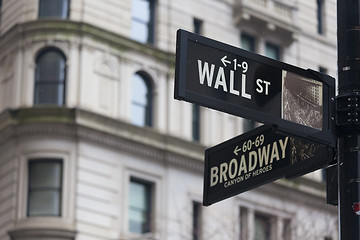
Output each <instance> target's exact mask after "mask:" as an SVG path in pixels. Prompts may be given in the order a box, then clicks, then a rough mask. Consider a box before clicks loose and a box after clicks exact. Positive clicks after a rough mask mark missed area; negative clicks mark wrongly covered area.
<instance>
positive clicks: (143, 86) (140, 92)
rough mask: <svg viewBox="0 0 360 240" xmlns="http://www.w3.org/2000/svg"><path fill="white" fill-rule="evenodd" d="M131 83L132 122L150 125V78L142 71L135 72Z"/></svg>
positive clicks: (139, 124)
mask: <svg viewBox="0 0 360 240" xmlns="http://www.w3.org/2000/svg"><path fill="white" fill-rule="evenodd" d="M132 84H133V85H132V123H133V124H135V125H138V126H141V127H144V126H148V127H151V125H152V87H151V83H150V78H149V77H147V76H146V75H145V74H143V73H136V74H135V75H134V77H133V83H132Z"/></svg>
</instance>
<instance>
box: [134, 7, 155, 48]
mask: <svg viewBox="0 0 360 240" xmlns="http://www.w3.org/2000/svg"><path fill="white" fill-rule="evenodd" d="M132 1H137V0H132ZM139 1H147V2H149V21H148V22H143V21H141V19H136V18H135V17H134V16H133V14H131V25H132V26H131V32H132V31H133V22H137V23H141V24H142V25H145V26H146V29H147V30H148V34H147V37H146V40H145V41H142V40H138V39H135V38H134V37H133V36H131V38H132V39H134V40H135V41H138V42H141V43H145V44H146V43H147V44H152V45H154V44H155V5H156V2H155V1H156V0H139ZM132 5H133V3H132Z"/></svg>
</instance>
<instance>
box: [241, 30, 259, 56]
mask: <svg viewBox="0 0 360 240" xmlns="http://www.w3.org/2000/svg"><path fill="white" fill-rule="evenodd" d="M245 40H248V41H249V42H250V43H251V47H250V49H247V48H244V46H243V45H244V44H243V41H245ZM240 44H241V48H242V49H244V50H246V51H249V52H253V53H256V51H257V49H256V37H254V36H252V35H250V34H247V33H241V35H240Z"/></svg>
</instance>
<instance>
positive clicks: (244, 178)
mask: <svg viewBox="0 0 360 240" xmlns="http://www.w3.org/2000/svg"><path fill="white" fill-rule="evenodd" d="M333 155H334V153H333V151H332V148H329V147H328V146H326V145H322V144H317V143H313V142H308V141H304V140H300V139H298V138H294V137H289V136H285V135H282V134H278V133H276V132H274V130H273V129H272V128H271V127H268V126H261V127H259V128H256V129H254V130H252V131H250V132H248V133H245V134H243V135H240V136H238V137H235V138H233V139H230V140H228V141H226V142H224V143H221V144H219V145H217V146H215V147H211V148H209V149H206V151H205V171H204V199H203V205H204V206H209V205H211V204H213V203H216V202H218V201H221V200H224V199H226V198H229V197H231V196H234V195H237V194H239V193H242V192H245V191H248V190H250V189H253V188H255V187H259V186H260V185H263V184H266V183H269V182H272V181H274V180H277V179H279V178H282V177H288V178H289V177H295V176H299V175H303V174H305V173H308V172H311V171H315V170H317V169H319V168H322V167H324V166H326V165H327V164H328V163H329V162H331V161H332V160H333V157H334V156H333Z"/></svg>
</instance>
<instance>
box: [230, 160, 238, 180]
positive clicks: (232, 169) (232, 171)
mask: <svg viewBox="0 0 360 240" xmlns="http://www.w3.org/2000/svg"><path fill="white" fill-rule="evenodd" d="M237 169H238V162H237V160H236V159H235V158H233V159H232V160H231V161H230V163H229V177H230V178H231V179H232V178H234V177H236V174H237Z"/></svg>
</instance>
